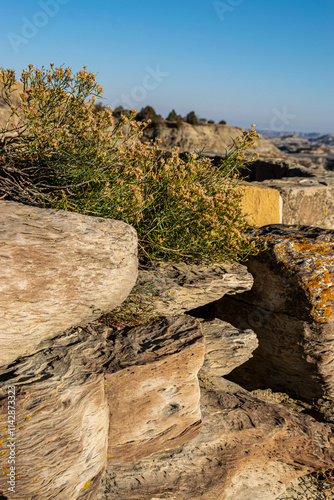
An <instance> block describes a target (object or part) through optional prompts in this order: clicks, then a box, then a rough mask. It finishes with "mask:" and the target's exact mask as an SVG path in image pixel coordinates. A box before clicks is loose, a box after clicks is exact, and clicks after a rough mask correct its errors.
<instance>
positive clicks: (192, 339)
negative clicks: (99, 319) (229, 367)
mask: <svg viewBox="0 0 334 500" xmlns="http://www.w3.org/2000/svg"><path fill="white" fill-rule="evenodd" d="M40 348H41V350H40V351H39V352H38V353H36V354H34V355H32V356H28V357H25V358H21V359H20V360H19V361H17V362H16V363H13V364H12V365H10V366H9V367H7V368H2V369H0V376H1V386H0V405H1V417H2V418H1V420H2V422H5V425H4V427H3V428H1V430H0V445H1V450H3V451H2V452H0V456H1V471H0V493H1V491H2V493H3V494H5V495H6V496H7V493H6V492H7V486H8V485H7V483H6V481H7V478H6V473H7V471H8V464H7V462H6V458H7V455H8V447H7V446H6V445H7V444H8V442H9V441H10V436H9V435H8V430H7V427H6V423H7V418H6V414H7V386H8V385H15V387H16V405H15V406H16V430H15V436H16V453H17V458H16V473H17V479H16V492H15V494H13V495H9V498H10V499H11V500H12V499H15V500H21V499H23V498H28V497H29V498H36V499H37V498H56V497H57V498H58V497H59V498H61V499H64V500H65V499H69V498H73V499H75V498H79V496H80V499H85V500H88V499H94V498H95V496H94V495H95V491H96V488H97V487H98V485H99V479H100V477H101V475H102V473H103V471H104V468H105V465H106V461H107V456H108V457H109V459H110V460H111V461H112V462H113V463H116V464H117V463H123V462H129V461H133V460H137V459H138V458H141V457H144V456H147V455H150V454H152V453H155V452H157V451H160V452H161V451H163V450H169V449H171V448H175V447H177V446H179V445H180V444H183V443H185V442H186V441H188V440H189V439H193V438H194V437H196V436H197V435H198V434H199V431H200V429H201V415H200V410H199V385H198V380H197V371H198V369H199V367H200V366H201V365H202V364H203V358H204V340H203V336H202V333H201V328H200V324H199V322H198V320H197V319H195V318H191V317H189V316H182V317H173V318H164V319H161V320H156V321H153V322H151V323H149V324H147V325H146V327H144V326H141V327H137V328H133V329H125V330H120V331H117V330H112V329H108V328H107V327H105V326H104V325H99V324H98V323H96V324H95V325H93V324H91V325H88V326H87V327H85V328H75V329H72V330H70V331H68V332H67V333H65V334H63V335H61V336H59V337H57V338H55V339H52V340H45V341H44V342H43V343H42V344H41V345H40ZM110 455H117V456H110Z"/></svg>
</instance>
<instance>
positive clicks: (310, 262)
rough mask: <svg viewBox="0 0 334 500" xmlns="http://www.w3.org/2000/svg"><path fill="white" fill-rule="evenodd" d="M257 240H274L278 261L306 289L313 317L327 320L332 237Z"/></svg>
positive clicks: (332, 289) (332, 290)
mask: <svg viewBox="0 0 334 500" xmlns="http://www.w3.org/2000/svg"><path fill="white" fill-rule="evenodd" d="M260 239H265V240H267V241H269V240H271V241H272V242H273V243H274V245H275V246H274V249H273V250H274V252H275V254H276V257H277V259H278V261H279V262H281V264H283V266H284V268H285V269H286V271H287V272H288V273H289V275H290V276H291V275H293V276H294V277H295V278H296V280H297V283H298V284H299V286H300V287H301V288H302V289H303V290H304V291H305V294H306V297H307V299H308V301H309V305H310V314H311V316H312V317H313V319H315V320H316V321H318V322H320V323H323V322H325V321H328V320H329V319H330V318H331V316H332V307H331V305H330V304H328V302H334V240H332V239H331V241H329V242H327V241H323V240H316V242H315V241H314V239H313V240H311V241H310V239H309V238H305V236H303V235H291V236H281V235H270V236H264V237H262V236H261V237H260ZM276 240H279V241H278V242H277V243H276Z"/></svg>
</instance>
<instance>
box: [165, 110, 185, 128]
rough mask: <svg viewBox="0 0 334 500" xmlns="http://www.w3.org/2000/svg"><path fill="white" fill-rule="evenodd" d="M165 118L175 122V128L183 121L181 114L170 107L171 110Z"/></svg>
mask: <svg viewBox="0 0 334 500" xmlns="http://www.w3.org/2000/svg"><path fill="white" fill-rule="evenodd" d="M166 120H168V121H170V122H174V123H176V126H177V128H180V127H181V126H182V123H183V118H182V116H181V115H178V114H177V113H176V111H175V109H172V111H171V112H170V113H169V115H168V116H167V118H166Z"/></svg>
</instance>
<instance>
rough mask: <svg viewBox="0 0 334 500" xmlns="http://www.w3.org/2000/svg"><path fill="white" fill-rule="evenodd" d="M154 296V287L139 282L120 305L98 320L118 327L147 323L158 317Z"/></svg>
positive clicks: (112, 326) (111, 326)
mask: <svg viewBox="0 0 334 500" xmlns="http://www.w3.org/2000/svg"><path fill="white" fill-rule="evenodd" d="M152 297H153V289H152V287H151V286H150V285H149V284H147V283H139V284H137V285H136V286H135V287H134V288H133V289H132V291H131V292H130V294H129V296H128V297H127V298H126V299H125V301H124V302H123V303H122V304H121V305H120V306H118V307H116V308H115V309H114V310H113V311H111V312H110V313H107V314H104V315H103V316H101V317H100V318H99V320H98V321H99V322H101V323H104V324H105V325H107V326H109V327H110V328H116V329H118V328H124V327H126V326H136V325H141V324H142V323H146V322H148V321H150V320H152V319H154V318H156V317H157V316H156V314H154V307H153V302H152Z"/></svg>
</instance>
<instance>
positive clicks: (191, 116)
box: [186, 111, 198, 125]
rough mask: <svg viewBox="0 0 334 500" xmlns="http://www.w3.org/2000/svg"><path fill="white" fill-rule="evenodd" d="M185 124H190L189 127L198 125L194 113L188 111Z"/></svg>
mask: <svg viewBox="0 0 334 500" xmlns="http://www.w3.org/2000/svg"><path fill="white" fill-rule="evenodd" d="M186 122H187V123H190V125H198V118H197V116H196V114H195V111H190V113H188V114H187V116H186Z"/></svg>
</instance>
